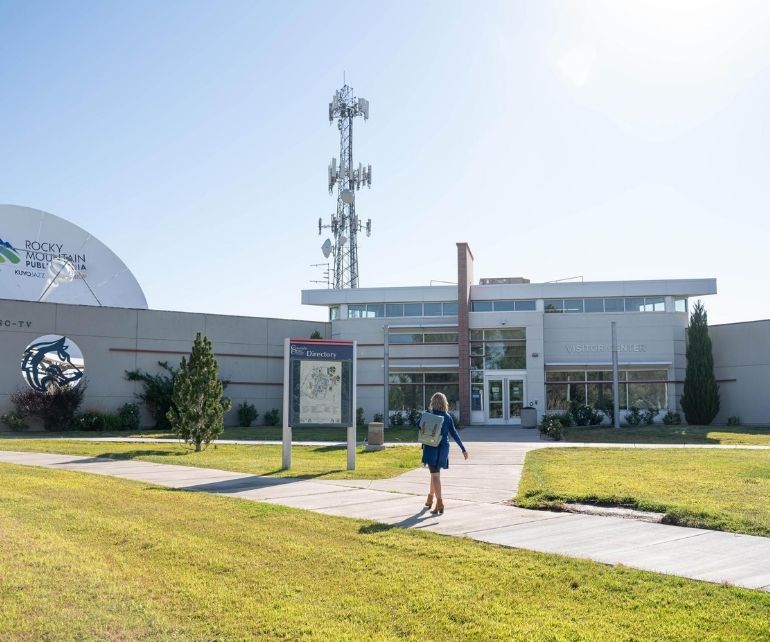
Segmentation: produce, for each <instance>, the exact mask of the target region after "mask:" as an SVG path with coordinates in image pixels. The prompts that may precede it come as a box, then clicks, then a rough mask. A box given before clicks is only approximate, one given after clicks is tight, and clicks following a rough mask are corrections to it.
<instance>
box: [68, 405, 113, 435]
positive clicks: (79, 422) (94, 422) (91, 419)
mask: <svg viewBox="0 0 770 642" xmlns="http://www.w3.org/2000/svg"><path fill="white" fill-rule="evenodd" d="M72 429H73V430H86V431H92V430H106V429H107V419H106V416H105V413H103V412H99V411H98V410H86V411H85V412H83V413H81V414H79V415H77V416H76V417H75V418H74V419H73V420H72Z"/></svg>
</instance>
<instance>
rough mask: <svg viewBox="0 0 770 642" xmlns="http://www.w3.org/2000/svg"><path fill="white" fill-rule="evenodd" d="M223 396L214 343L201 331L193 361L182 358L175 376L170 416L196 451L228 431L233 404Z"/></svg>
mask: <svg viewBox="0 0 770 642" xmlns="http://www.w3.org/2000/svg"><path fill="white" fill-rule="evenodd" d="M223 393H224V384H223V383H222V381H221V380H220V379H219V364H218V363H217V360H216V358H215V357H214V353H213V351H212V349H211V341H209V339H208V337H205V336H204V335H202V334H201V333H200V332H198V333H197V334H196V335H195V341H194V342H193V347H192V352H191V353H190V359H189V361H188V360H187V359H186V358H185V357H182V362H181V363H180V364H179V372H178V373H177V374H176V377H174V397H173V400H172V404H171V408H170V409H169V411H168V414H167V416H166V418H167V419H168V423H169V424H170V425H171V427H172V428H173V430H174V432H175V433H176V434H177V435H179V437H180V439H182V440H183V441H184V442H185V443H186V444H189V445H190V446H193V447H194V448H195V452H200V451H201V450H202V449H203V446H204V445H205V446H208V445H209V444H210V443H211V442H212V441H214V440H215V439H216V438H217V437H219V435H221V434H222V431H223V430H224V429H225V421H224V417H225V412H226V411H227V410H229V409H230V406H231V404H230V400H229V399H228V398H227V397H225V396H223Z"/></svg>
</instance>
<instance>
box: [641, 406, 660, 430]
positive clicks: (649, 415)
mask: <svg viewBox="0 0 770 642" xmlns="http://www.w3.org/2000/svg"><path fill="white" fill-rule="evenodd" d="M657 416H658V409H657V408H647V410H645V411H644V412H643V413H642V421H644V423H645V424H646V425H648V426H652V424H654V423H655V417H657Z"/></svg>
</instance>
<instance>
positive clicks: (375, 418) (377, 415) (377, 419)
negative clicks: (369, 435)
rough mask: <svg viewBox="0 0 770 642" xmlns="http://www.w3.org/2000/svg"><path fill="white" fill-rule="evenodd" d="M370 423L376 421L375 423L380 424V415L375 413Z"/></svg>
mask: <svg viewBox="0 0 770 642" xmlns="http://www.w3.org/2000/svg"><path fill="white" fill-rule="evenodd" d="M372 421H376V422H377V423H382V413H381V412H375V413H374V416H373V417H372Z"/></svg>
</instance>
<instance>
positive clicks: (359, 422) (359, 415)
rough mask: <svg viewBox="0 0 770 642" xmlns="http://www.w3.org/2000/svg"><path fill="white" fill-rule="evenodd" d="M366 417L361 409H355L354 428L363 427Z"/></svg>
mask: <svg viewBox="0 0 770 642" xmlns="http://www.w3.org/2000/svg"><path fill="white" fill-rule="evenodd" d="M365 425H366V416H365V415H364V409H363V408H356V426H365Z"/></svg>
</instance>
